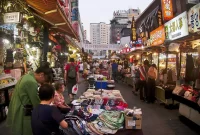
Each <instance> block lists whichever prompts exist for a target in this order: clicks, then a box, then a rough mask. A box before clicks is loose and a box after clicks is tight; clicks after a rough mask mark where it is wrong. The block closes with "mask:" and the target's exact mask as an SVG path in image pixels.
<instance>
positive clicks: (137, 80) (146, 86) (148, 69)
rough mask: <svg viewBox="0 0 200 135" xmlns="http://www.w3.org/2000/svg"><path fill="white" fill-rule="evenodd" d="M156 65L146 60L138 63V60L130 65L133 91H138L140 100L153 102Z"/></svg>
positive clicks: (136, 92) (135, 92)
mask: <svg viewBox="0 0 200 135" xmlns="http://www.w3.org/2000/svg"><path fill="white" fill-rule="evenodd" d="M157 72H158V71H157V67H156V65H155V64H152V65H150V64H149V61H148V60H145V61H144V62H143V64H140V65H139V64H138V60H135V61H134V62H133V65H132V66H131V75H132V77H133V93H134V94H135V95H137V94H138V92H139V93H140V100H142V101H145V102H147V103H154V102H155V86H156V79H157Z"/></svg>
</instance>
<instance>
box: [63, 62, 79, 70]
mask: <svg viewBox="0 0 200 135" xmlns="http://www.w3.org/2000/svg"><path fill="white" fill-rule="evenodd" d="M71 65H72V66H75V67H76V72H78V66H77V65H76V64H75V63H70V64H67V65H66V67H65V70H66V71H69V69H70V66H71Z"/></svg>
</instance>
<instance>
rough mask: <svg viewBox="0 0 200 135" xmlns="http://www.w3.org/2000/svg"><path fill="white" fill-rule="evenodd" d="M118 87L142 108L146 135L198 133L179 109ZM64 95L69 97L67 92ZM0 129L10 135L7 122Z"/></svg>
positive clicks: (3, 134) (127, 97)
mask: <svg viewBox="0 0 200 135" xmlns="http://www.w3.org/2000/svg"><path fill="white" fill-rule="evenodd" d="M86 86H87V83H85V82H82V83H81V84H80V85H79V90H80V91H79V92H78V94H77V97H79V96H80V95H81V94H82V93H83V92H84V91H85V89H86ZM116 89H118V90H120V91H121V93H122V96H123V97H124V99H125V100H126V101H127V102H128V105H129V108H133V107H134V106H136V107H141V108H142V111H143V120H142V130H143V134H144V135H198V133H197V132H195V130H194V129H191V128H190V127H188V126H186V124H185V123H182V122H181V121H180V119H179V113H178V109H176V110H168V109H166V108H165V107H164V106H163V105H160V104H158V103H155V104H147V103H145V102H142V101H140V100H139V97H138V96H135V95H133V93H132V88H131V87H130V86H127V85H124V84H121V83H120V84H116ZM64 95H65V97H67V92H65V94H64ZM67 102H68V101H67ZM184 122H185V121H184ZM186 122H187V121H186ZM0 131H1V132H0V135H10V134H9V131H8V129H7V128H6V126H5V122H4V123H1V124H0Z"/></svg>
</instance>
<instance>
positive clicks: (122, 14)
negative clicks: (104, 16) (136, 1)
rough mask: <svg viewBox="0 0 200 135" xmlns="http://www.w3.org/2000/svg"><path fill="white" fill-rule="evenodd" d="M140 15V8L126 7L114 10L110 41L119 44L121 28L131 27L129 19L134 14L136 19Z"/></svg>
mask: <svg viewBox="0 0 200 135" xmlns="http://www.w3.org/2000/svg"><path fill="white" fill-rule="evenodd" d="M139 15H140V9H128V10H118V11H114V13H113V19H112V20H111V22H110V24H111V37H110V38H111V41H110V42H111V43H112V44H120V38H121V36H120V33H121V30H122V29H123V28H131V20H132V17H133V16H134V17H135V19H137V18H138V17H139Z"/></svg>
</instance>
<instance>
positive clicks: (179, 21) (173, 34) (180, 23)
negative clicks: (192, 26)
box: [165, 11, 189, 40]
mask: <svg viewBox="0 0 200 135" xmlns="http://www.w3.org/2000/svg"><path fill="white" fill-rule="evenodd" d="M188 34H189V32H188V20H187V11H185V12H183V13H182V14H180V15H179V16H177V17H175V18H174V19H172V20H170V21H169V22H167V23H165V35H166V39H168V40H175V39H179V38H181V37H184V36H187V35H188Z"/></svg>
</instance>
